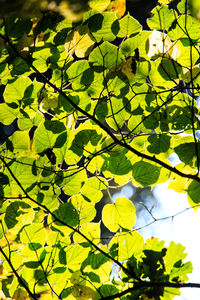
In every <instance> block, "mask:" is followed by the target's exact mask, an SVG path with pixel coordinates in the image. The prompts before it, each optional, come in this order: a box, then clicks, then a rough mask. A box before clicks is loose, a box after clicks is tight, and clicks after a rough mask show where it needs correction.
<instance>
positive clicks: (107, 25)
mask: <svg viewBox="0 0 200 300" xmlns="http://www.w3.org/2000/svg"><path fill="white" fill-rule="evenodd" d="M116 20H117V17H116V15H115V13H113V12H104V13H102V14H100V13H95V14H93V15H92V16H91V17H90V18H89V19H88V27H89V32H90V33H91V37H92V38H94V39H95V41H96V42H100V41H101V40H102V39H103V40H104V41H113V40H114V39H115V36H116V34H117V32H118V30H119V29H118V23H117V22H116Z"/></svg>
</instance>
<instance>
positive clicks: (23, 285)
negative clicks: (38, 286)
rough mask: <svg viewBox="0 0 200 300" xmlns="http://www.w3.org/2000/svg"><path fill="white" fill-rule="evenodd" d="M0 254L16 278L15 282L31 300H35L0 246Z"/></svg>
mask: <svg viewBox="0 0 200 300" xmlns="http://www.w3.org/2000/svg"><path fill="white" fill-rule="evenodd" d="M0 252H1V253H2V255H3V256H4V257H5V260H6V261H7V263H8V264H9V266H10V268H11V269H12V271H13V273H14V275H15V276H16V277H17V280H18V282H19V284H20V285H21V286H22V287H23V288H24V289H25V290H26V291H27V293H28V294H29V296H30V297H31V298H32V299H35V300H37V297H36V295H35V294H33V293H32V292H31V291H30V289H29V288H28V286H27V285H26V283H25V281H24V280H23V279H22V278H21V277H20V276H19V274H18V273H17V271H16V270H15V268H14V267H13V265H12V262H11V260H10V258H9V257H8V256H7V255H6V253H5V252H4V251H3V249H2V247H1V246H0Z"/></svg>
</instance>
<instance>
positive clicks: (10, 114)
mask: <svg viewBox="0 0 200 300" xmlns="http://www.w3.org/2000/svg"><path fill="white" fill-rule="evenodd" d="M18 114H19V109H18V108H16V109H13V108H12V107H9V106H8V105H7V104H6V103H1V104H0V122H1V123H3V124H4V125H9V124H11V123H12V122H13V121H14V120H15V119H16V118H17V116H18Z"/></svg>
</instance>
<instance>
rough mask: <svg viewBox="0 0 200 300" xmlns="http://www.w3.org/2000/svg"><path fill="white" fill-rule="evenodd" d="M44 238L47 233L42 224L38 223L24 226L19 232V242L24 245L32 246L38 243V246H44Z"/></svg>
mask: <svg viewBox="0 0 200 300" xmlns="http://www.w3.org/2000/svg"><path fill="white" fill-rule="evenodd" d="M46 237H47V232H46V230H45V228H44V227H43V224H39V223H34V224H30V225H28V226H24V227H23V229H22V230H21V232H20V240H21V242H22V243H24V244H32V243H37V242H38V241H40V244H41V245H44V243H45V241H46Z"/></svg>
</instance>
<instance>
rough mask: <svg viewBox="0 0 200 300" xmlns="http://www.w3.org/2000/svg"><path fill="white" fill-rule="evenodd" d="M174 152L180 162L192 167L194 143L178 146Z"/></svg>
mask: <svg viewBox="0 0 200 300" xmlns="http://www.w3.org/2000/svg"><path fill="white" fill-rule="evenodd" d="M198 149H199V145H198ZM174 151H175V153H176V154H177V155H178V156H179V158H180V160H181V161H182V162H184V163H185V164H187V165H190V166H193V165H194V163H195V161H196V148H195V143H185V144H180V145H178V146H177V147H175V148H174Z"/></svg>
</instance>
